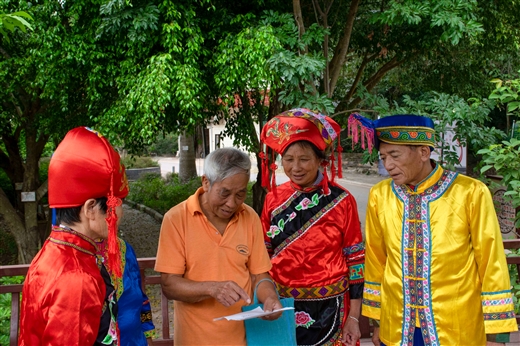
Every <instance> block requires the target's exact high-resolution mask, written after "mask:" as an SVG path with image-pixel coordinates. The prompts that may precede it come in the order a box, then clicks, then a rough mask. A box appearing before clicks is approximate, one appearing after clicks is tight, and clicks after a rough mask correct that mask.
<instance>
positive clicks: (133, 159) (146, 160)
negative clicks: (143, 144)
mask: <svg viewBox="0 0 520 346" xmlns="http://www.w3.org/2000/svg"><path fill="white" fill-rule="evenodd" d="M121 162H122V163H123V164H124V165H125V167H126V169H129V168H147V167H160V165H159V163H158V162H157V161H155V160H154V159H152V158H151V157H148V156H133V155H127V156H125V157H122V158H121Z"/></svg>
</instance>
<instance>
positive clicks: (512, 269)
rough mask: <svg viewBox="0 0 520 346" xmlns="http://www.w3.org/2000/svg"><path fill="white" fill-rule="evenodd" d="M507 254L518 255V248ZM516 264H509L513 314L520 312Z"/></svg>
mask: <svg viewBox="0 0 520 346" xmlns="http://www.w3.org/2000/svg"><path fill="white" fill-rule="evenodd" d="M508 256H520V249H512V250H511V253H510V254H508ZM519 274H520V273H518V267H517V266H516V264H510V265H509V278H510V280H511V293H512V294H513V305H514V306H515V314H517V315H519V314H520V279H519Z"/></svg>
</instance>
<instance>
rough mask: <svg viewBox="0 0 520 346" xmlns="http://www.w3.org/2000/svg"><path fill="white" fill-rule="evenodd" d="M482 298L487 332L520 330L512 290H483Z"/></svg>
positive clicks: (496, 332) (497, 332)
mask: <svg viewBox="0 0 520 346" xmlns="http://www.w3.org/2000/svg"><path fill="white" fill-rule="evenodd" d="M481 298H482V310H483V311H484V327H485V329H486V334H489V335H491V334H499V333H507V332H515V331H517V330H518V325H517V324H516V316H515V311H514V306H513V298H512V295H511V291H510V290H504V291H498V292H482V295H481Z"/></svg>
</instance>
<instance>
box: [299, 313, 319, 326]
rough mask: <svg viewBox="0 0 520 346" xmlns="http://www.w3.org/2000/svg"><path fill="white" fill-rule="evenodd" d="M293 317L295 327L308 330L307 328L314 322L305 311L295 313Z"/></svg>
mask: <svg viewBox="0 0 520 346" xmlns="http://www.w3.org/2000/svg"><path fill="white" fill-rule="evenodd" d="M294 317H295V318H296V327H303V328H307V329H309V327H310V326H311V325H312V324H313V323H314V322H316V321H315V320H313V319H312V317H311V315H309V314H308V313H306V312H305V311H296V313H295V314H294Z"/></svg>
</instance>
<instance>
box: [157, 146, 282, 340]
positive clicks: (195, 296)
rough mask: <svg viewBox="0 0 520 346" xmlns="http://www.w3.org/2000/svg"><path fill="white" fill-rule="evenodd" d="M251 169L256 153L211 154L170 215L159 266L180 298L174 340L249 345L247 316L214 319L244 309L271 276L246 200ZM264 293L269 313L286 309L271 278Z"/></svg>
mask: <svg viewBox="0 0 520 346" xmlns="http://www.w3.org/2000/svg"><path fill="white" fill-rule="evenodd" d="M250 169H251V161H250V160H249V157H248V156H247V154H245V153H243V152H241V151H239V150H237V149H234V148H223V149H218V150H216V151H214V152H212V153H211V154H210V155H208V156H207V158H206V160H205V164H204V175H203V176H202V187H201V188H199V189H198V190H197V192H196V193H195V194H194V195H192V196H191V197H189V198H188V199H187V200H186V201H184V202H182V203H180V204H178V205H176V206H175V207H173V208H172V209H170V210H169V211H168V212H167V213H166V215H164V219H163V223H162V226H161V234H160V237H159V248H158V251H157V261H156V264H155V270H156V271H158V272H161V274H162V275H161V286H162V290H163V292H164V294H165V295H166V297H168V299H173V300H175V302H174V322H173V326H174V333H173V338H174V344H175V345H204V344H205V345H245V344H246V338H245V329H244V323H243V322H242V321H226V320H220V321H213V319H214V318H216V317H222V316H227V315H231V314H235V313H238V312H240V311H241V307H242V306H243V305H246V304H249V303H250V302H251V295H252V291H253V288H254V285H255V282H260V280H262V279H264V278H269V279H270V276H269V274H268V271H269V270H270V269H271V261H270V260H269V256H268V254H267V250H266V248H265V245H264V240H263V233H262V225H261V223H260V219H259V217H258V215H257V214H256V212H255V211H254V210H253V209H252V208H250V207H249V206H247V205H244V204H243V203H244V200H245V198H246V195H247V183H248V182H249V174H250ZM257 296H258V300H259V301H260V302H261V303H263V304H264V310H265V311H272V310H274V309H279V308H282V305H281V304H280V301H279V300H278V295H277V293H276V291H275V288H274V285H273V284H272V283H270V282H268V281H263V282H262V283H260V284H259V286H258V290H257ZM280 315H281V313H277V314H272V315H268V316H266V317H265V319H276V318H278V317H279V316H280ZM266 337H269V336H268V335H266ZM273 343H276V341H275V340H273Z"/></svg>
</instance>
